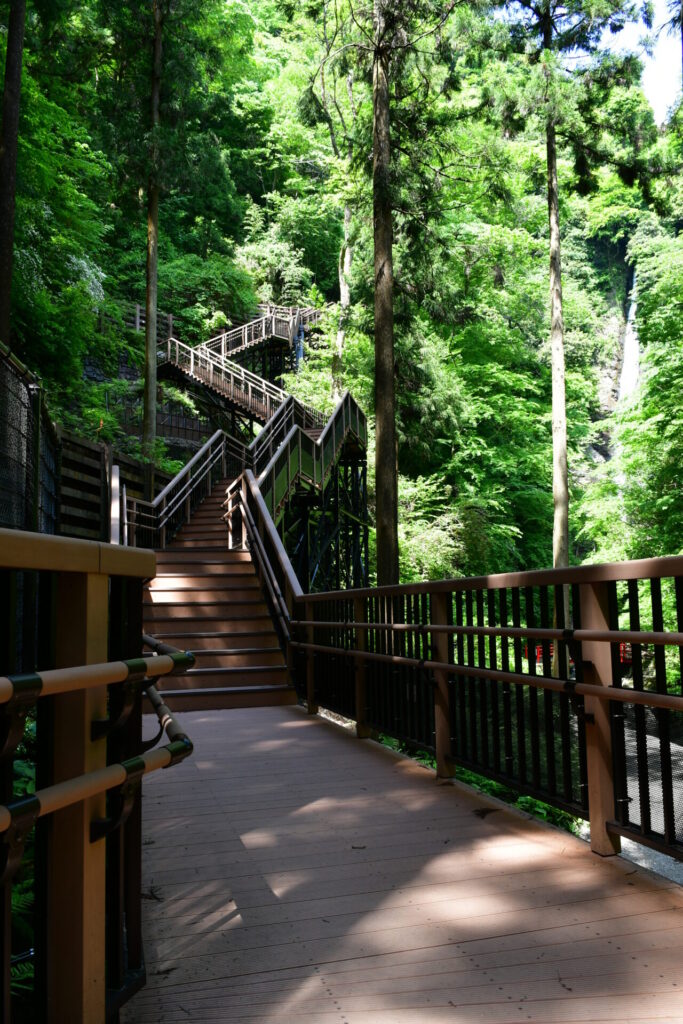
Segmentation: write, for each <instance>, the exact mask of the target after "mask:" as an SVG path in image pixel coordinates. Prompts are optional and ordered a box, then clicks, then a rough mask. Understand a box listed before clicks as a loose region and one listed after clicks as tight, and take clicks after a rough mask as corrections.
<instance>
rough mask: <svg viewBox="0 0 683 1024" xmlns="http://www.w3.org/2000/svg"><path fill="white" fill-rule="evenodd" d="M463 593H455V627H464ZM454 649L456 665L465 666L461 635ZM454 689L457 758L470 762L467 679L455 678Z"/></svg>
mask: <svg viewBox="0 0 683 1024" xmlns="http://www.w3.org/2000/svg"><path fill="white" fill-rule="evenodd" d="M463 604H464V601H463V593H462V590H456V592H455V624H456V625H457V626H464V624H465V615H464V610H463ZM456 647H457V652H458V653H457V659H456V664H457V665H465V664H466V661H465V637H464V636H463V634H462V633H460V632H459V633H458V634H457V636H456ZM454 685H455V688H456V701H455V704H456V706H457V709H458V710H457V714H456V719H457V726H458V728H457V732H456V733H455V735H456V736H457V738H458V756H459V757H460V758H462V759H463V760H465V761H470V760H471V757H470V749H469V744H468V742H467V678H466V677H465V676H457V677H456V679H455V683H454Z"/></svg>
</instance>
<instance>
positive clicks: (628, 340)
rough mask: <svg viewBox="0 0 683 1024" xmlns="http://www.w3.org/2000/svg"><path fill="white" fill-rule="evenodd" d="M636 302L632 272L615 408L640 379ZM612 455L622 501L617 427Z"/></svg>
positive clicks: (631, 391) (634, 278) (622, 484)
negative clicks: (615, 462) (615, 463)
mask: <svg viewBox="0 0 683 1024" xmlns="http://www.w3.org/2000/svg"><path fill="white" fill-rule="evenodd" d="M637 305H638V300H637V296H636V273H635V270H634V271H633V285H632V286H631V299H630V303H629V309H628V319H627V321H626V330H625V332H624V351H623V355H622V360H621V373H620V375H619V397H618V400H617V407H618V406H619V405H621V403H622V402H625V401H627V399H628V398H629V396H630V395H632V394H633V392H634V391H635V390H636V388H637V387H638V379H639V377H640V341H639V339H638V331H637V330H636V308H637ZM614 442H615V443H614V454H615V455H616V457H617V472H616V475H615V481H616V484H617V488H618V491H619V498H620V500H621V499H623V493H624V488H625V487H626V475H625V473H624V471H623V468H622V464H621V456H622V454H623V448H622V445H621V442H620V440H619V428H618V427H617V432H616V435H614ZM621 518H622V520H623V521H624V522H626V517H625V515H624V513H623V511H622V513H621Z"/></svg>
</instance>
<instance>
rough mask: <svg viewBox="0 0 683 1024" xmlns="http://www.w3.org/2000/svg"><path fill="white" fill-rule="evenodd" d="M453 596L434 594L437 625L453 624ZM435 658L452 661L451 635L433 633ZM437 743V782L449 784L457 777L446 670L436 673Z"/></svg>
mask: <svg viewBox="0 0 683 1024" xmlns="http://www.w3.org/2000/svg"><path fill="white" fill-rule="evenodd" d="M449 600H450V595H449V594H446V593H440V594H430V595H429V608H430V620H431V624H432V625H433V626H447V625H450V616H449V608H448V602H449ZM430 639H431V658H432V660H433V661H436V662H441V663H442V664H447V663H448V661H449V660H450V659H449V656H448V655H449V638H448V634H447V633H441V632H432V633H430ZM434 682H435V684H436V685H435V687H434V744H435V747H436V779H437V782H439V781H446V780H448V779H452V778H453V776H454V775H455V765H454V764H453V760H452V755H453V750H452V743H451V714H450V686H449V680H448V673H447V672H444V670H443V669H435V670H434Z"/></svg>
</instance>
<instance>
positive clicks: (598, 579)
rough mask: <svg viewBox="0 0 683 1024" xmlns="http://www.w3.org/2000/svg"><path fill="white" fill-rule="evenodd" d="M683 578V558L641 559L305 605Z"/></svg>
mask: <svg viewBox="0 0 683 1024" xmlns="http://www.w3.org/2000/svg"><path fill="white" fill-rule="evenodd" d="M671 576H683V555H668V556H665V557H661V558H640V559H635V560H633V561H630V562H604V563H599V564H596V565H574V566H569V567H568V568H566V569H531V570H528V571H526V572H508V573H497V574H495V575H492V576H468V577H462V578H455V579H450V580H431V581H424V582H422V583H400V584H397V585H396V586H388V587H364V588H359V589H357V590H336V591H330V592H329V593H325V594H306V595H305V599H306V601H313V602H315V601H324V600H329V599H330V598H344V597H371V596H373V597H392V596H398V595H400V594H444V593H458V592H462V593H464V592H466V591H468V590H469V591H477V590H504V589H507V588H515V587H539V586H548V587H550V586H563V585H566V584H573V583H577V584H580V583H614V582H617V583H618V582H623V581H627V580H649V579H658V578H666V577H671Z"/></svg>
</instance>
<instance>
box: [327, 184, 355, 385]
mask: <svg viewBox="0 0 683 1024" xmlns="http://www.w3.org/2000/svg"><path fill="white" fill-rule="evenodd" d="M350 235H351V207H350V206H349V204H348V203H346V205H345V206H344V241H343V243H342V247H341V251H340V253H339V327H338V328H337V341H336V348H335V353H334V363H333V367H332V387H333V389H334V396H335V398H337V399H338V398H339V397H340V395H341V369H342V355H343V352H344V338H345V336H346V318H347V315H348V310H349V306H350V305H351V286H350V285H349V276H350V274H351V265H352V263H353V246H352V245H351V242H350V241H349V239H350Z"/></svg>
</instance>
